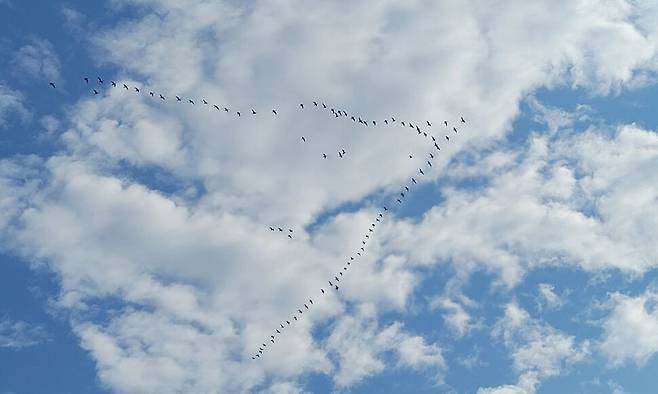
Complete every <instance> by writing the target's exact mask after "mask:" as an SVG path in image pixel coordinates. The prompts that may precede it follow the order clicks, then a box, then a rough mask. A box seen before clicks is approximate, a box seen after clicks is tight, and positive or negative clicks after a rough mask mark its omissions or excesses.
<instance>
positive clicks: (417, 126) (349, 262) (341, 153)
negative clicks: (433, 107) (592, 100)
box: [49, 77, 466, 360]
mask: <svg viewBox="0 0 658 394" xmlns="http://www.w3.org/2000/svg"><path fill="white" fill-rule="evenodd" d="M82 80H83V81H84V82H85V84H86V85H90V84H94V82H92V81H91V80H90V79H89V78H88V77H83V78H82ZM49 85H50V86H51V87H52V88H53V89H56V86H55V83H53V82H50V83H49ZM101 85H103V86H108V85H105V84H104V81H103V79H102V78H101V77H97V78H96V81H95V84H94V87H90V92H91V93H92V94H93V95H94V96H96V95H99V94H100V93H101V91H100V90H99V89H101V88H100V86H101ZM110 85H111V88H117V89H122V90H123V91H124V92H126V93H130V92H133V93H136V94H142V90H143V91H144V92H147V90H146V89H140V87H138V86H132V89H131V86H129V85H128V84H126V83H123V82H116V81H113V80H112V81H110ZM108 88H109V87H108ZM147 94H148V96H150V97H152V98H153V99H155V100H160V101H167V97H171V95H168V94H164V93H160V92H155V91H153V90H148V93H147ZM156 95H157V96H156ZM173 97H175V101H174V100H171V102H173V103H176V104H179V105H197V104H196V103H197V102H198V103H201V104H200V105H202V106H203V107H207V108H208V109H209V110H214V111H217V112H219V113H223V114H231V113H234V115H235V117H236V119H237V118H242V116H243V113H244V114H246V115H248V116H264V115H267V114H270V116H272V117H277V116H278V115H279V109H277V108H272V109H271V110H270V111H265V112H264V113H263V112H261V111H257V110H256V109H255V108H249V110H248V111H244V110H243V111H240V110H231V109H229V106H227V105H225V104H224V105H219V104H210V102H209V101H208V100H207V99H206V98H201V100H198V99H196V101H195V99H194V98H183V97H181V96H178V95H174V96H173ZM305 104H306V105H305ZM311 104H312V105H311ZM311 109H313V110H319V111H326V113H327V114H331V116H332V117H333V118H335V119H339V118H341V119H345V120H348V121H351V122H353V123H354V124H359V125H362V126H363V127H393V125H395V124H399V125H400V126H401V127H403V128H405V129H410V130H411V131H412V132H415V133H416V134H417V135H418V136H420V137H422V138H427V141H428V142H429V143H430V144H431V150H432V151H433V150H436V151H440V150H441V147H440V145H439V141H438V140H437V138H436V137H435V136H434V135H433V134H432V132H431V131H430V129H429V128H431V127H432V123H431V122H430V121H429V120H427V121H425V124H424V125H423V126H422V127H421V123H418V122H410V121H404V120H401V121H398V120H396V119H395V117H394V116H390V117H387V118H385V119H380V120H379V121H378V120H376V119H365V118H364V117H362V116H358V115H356V114H349V113H348V112H347V111H346V110H344V109H342V108H337V107H332V106H330V105H327V104H326V102H323V101H322V100H314V101H312V103H304V102H301V103H299V111H305V110H311ZM246 115H245V116H246ZM457 123H458V124H460V125H464V124H466V120H465V119H464V117H463V116H460V118H459V121H458V122H457ZM443 125H444V126H443V127H445V130H446V133H445V134H444V138H445V140H446V141H447V142H449V141H450V133H449V132H450V131H452V132H454V133H455V134H458V132H459V131H458V129H457V126H456V125H450V124H449V122H448V121H447V120H444V121H443ZM300 141H301V143H306V142H307V138H306V136H301V138H300ZM347 154H348V151H347V150H346V149H345V148H340V149H339V150H338V151H337V153H336V156H333V154H331V153H329V154H327V153H326V152H324V153H322V158H323V159H327V158H329V157H330V156H332V157H338V158H339V159H342V158H344V157H345V156H346V155H347ZM409 158H410V159H413V155H409ZM434 158H435V154H434V153H432V152H430V153H429V154H428V156H427V160H426V163H424V165H423V166H421V167H419V168H418V174H417V175H415V176H412V177H410V179H409V181H408V183H406V184H405V185H404V186H403V187H402V188H401V189H400V192H399V193H398V194H396V195H395V196H394V197H393V198H394V200H392V203H391V204H389V205H384V206H382V209H381V210H380V212H378V213H377V215H376V216H375V217H374V218H373V219H372V221H371V223H370V225H369V226H368V228H367V229H366V231H365V232H364V234H363V238H362V239H361V242H360V244H359V246H358V249H356V250H355V251H354V252H353V253H352V254H351V255H350V256H349V259H346V261H345V263H344V264H342V266H341V267H340V268H339V269H338V272H336V273H335V275H334V276H333V277H332V278H328V279H327V281H326V284H327V285H328V286H327V287H326V290H325V286H319V287H318V293H317V294H316V295H315V297H316V298H315V301H314V298H313V297H314V296H310V297H308V298H305V301H303V302H302V303H301V305H300V306H299V307H298V308H297V310H296V311H293V312H292V313H291V314H290V315H289V316H288V317H286V318H285V319H284V320H281V321H280V322H278V323H277V325H276V327H275V328H274V330H273V331H272V333H271V335H270V336H269V337H268V338H267V339H266V340H265V341H264V342H263V343H261V344H260V345H258V346H257V347H258V350H256V351H255V352H254V353H253V354H252V355H251V358H252V360H255V359H257V358H260V357H261V356H263V354H264V352H265V351H266V350H267V347H268V343H269V344H270V346H272V345H273V344H275V343H276V339H277V337H278V336H280V335H282V334H283V333H284V332H285V331H286V329H287V328H288V327H289V326H291V325H293V324H295V322H297V321H299V320H300V319H301V318H302V317H303V315H304V312H305V311H310V309H311V308H312V307H314V306H315V305H317V302H318V301H320V300H318V298H317V297H322V296H324V295H326V294H327V292H328V291H336V292H337V291H338V290H339V289H340V288H341V280H344V278H345V277H346V276H347V274H348V272H350V270H351V269H352V268H353V267H354V266H355V265H357V264H358V263H359V261H360V259H361V258H362V257H363V256H364V254H365V252H366V250H367V248H366V247H367V245H368V243H369V242H370V241H372V239H373V237H374V235H375V230H376V229H377V226H379V225H380V224H381V223H382V221H383V220H384V219H385V217H386V216H387V215H389V214H390V213H391V212H392V210H393V206H401V205H402V204H404V202H405V199H407V198H408V197H409V195H410V193H411V192H412V191H413V190H414V189H413V188H414V186H416V185H417V184H418V181H417V180H416V177H418V178H419V179H420V177H423V176H425V171H428V170H429V168H431V167H432V160H434ZM423 168H424V169H425V171H423ZM268 228H269V230H270V231H271V232H275V233H278V234H281V235H284V236H287V237H288V238H290V239H292V238H293V234H294V231H293V229H292V228H285V227H280V226H269V227H268Z"/></svg>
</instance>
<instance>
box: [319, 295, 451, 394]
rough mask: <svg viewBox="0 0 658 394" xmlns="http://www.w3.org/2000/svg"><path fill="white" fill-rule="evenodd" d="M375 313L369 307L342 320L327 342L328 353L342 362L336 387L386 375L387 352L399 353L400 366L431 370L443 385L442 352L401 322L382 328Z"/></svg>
mask: <svg viewBox="0 0 658 394" xmlns="http://www.w3.org/2000/svg"><path fill="white" fill-rule="evenodd" d="M374 312H375V311H374V310H373V308H372V307H371V306H365V307H364V308H362V310H361V311H360V312H359V313H358V314H357V315H356V316H345V317H342V318H341V319H340V320H339V321H338V322H337V324H336V327H335V328H334V330H333V332H332V334H331V336H330V337H329V339H328V340H327V348H328V350H329V351H330V352H332V353H336V354H337V355H338V359H339V362H338V365H339V368H338V370H337V371H336V373H335V375H334V381H335V383H336V385H337V386H339V387H348V386H351V385H353V384H354V383H356V382H358V381H360V380H362V379H363V378H365V377H367V376H371V375H373V374H377V373H380V372H381V371H383V370H384V368H385V367H386V361H385V360H384V358H383V357H382V356H383V354H384V353H385V352H395V353H396V356H397V365H398V366H400V367H406V368H411V369H416V370H429V371H431V373H432V375H433V376H434V379H435V380H436V382H437V383H439V382H441V381H442V376H443V372H444V370H445V368H446V363H445V360H444V359H443V355H442V351H441V348H440V347H439V346H438V345H435V344H426V343H425V340H424V339H423V338H422V337H418V336H413V335H409V334H407V333H405V332H404V331H403V330H402V325H401V324H400V323H399V322H395V323H392V324H390V325H389V326H387V327H383V328H380V327H379V326H378V324H377V320H376V319H375V317H376V315H375V313H374Z"/></svg>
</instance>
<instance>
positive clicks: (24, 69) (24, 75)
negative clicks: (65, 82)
mask: <svg viewBox="0 0 658 394" xmlns="http://www.w3.org/2000/svg"><path fill="white" fill-rule="evenodd" d="M10 63H11V65H12V67H13V68H14V72H15V73H16V75H19V76H20V78H21V79H43V80H45V82H44V84H45V85H47V83H48V82H55V83H58V82H59V81H60V76H59V70H60V68H61V64H60V61H59V57H58V56H57V54H56V52H55V48H54V47H53V45H52V43H51V42H50V41H48V40H46V39H43V38H38V37H30V38H29V39H28V44H25V45H23V46H22V47H20V48H19V49H18V50H17V51H16V53H15V54H14V56H13V57H12V59H11V62H10Z"/></svg>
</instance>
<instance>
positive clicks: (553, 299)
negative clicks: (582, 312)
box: [537, 283, 566, 309]
mask: <svg viewBox="0 0 658 394" xmlns="http://www.w3.org/2000/svg"><path fill="white" fill-rule="evenodd" d="M537 290H538V292H539V297H540V299H539V300H540V301H539V302H540V305H545V306H546V307H548V308H549V309H559V308H561V307H562V306H563V305H564V304H565V302H566V301H565V299H564V298H563V297H561V296H560V295H558V294H556V293H555V286H553V285H551V284H548V283H540V284H539V285H538V286H537Z"/></svg>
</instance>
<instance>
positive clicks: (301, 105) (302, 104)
mask: <svg viewBox="0 0 658 394" xmlns="http://www.w3.org/2000/svg"><path fill="white" fill-rule="evenodd" d="M299 106H300V107H302V109H304V103H300V104H299ZM325 108H326V107H325Z"/></svg>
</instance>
